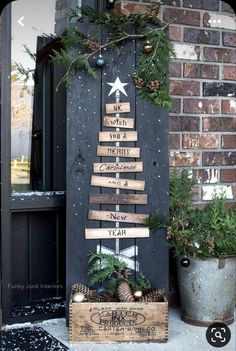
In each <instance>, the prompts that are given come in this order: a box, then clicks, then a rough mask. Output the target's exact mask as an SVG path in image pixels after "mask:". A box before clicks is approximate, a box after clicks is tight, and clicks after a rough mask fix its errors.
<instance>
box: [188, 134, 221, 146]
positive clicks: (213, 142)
mask: <svg viewBox="0 0 236 351" xmlns="http://www.w3.org/2000/svg"><path fill="white" fill-rule="evenodd" d="M182 145H183V148H185V149H215V148H217V147H218V137H217V136H216V135H214V134H203V135H200V134H184V135H183V141H182Z"/></svg>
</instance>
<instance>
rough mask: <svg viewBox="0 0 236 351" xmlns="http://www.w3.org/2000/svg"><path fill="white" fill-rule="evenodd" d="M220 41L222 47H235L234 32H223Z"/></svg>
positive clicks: (235, 34)
mask: <svg viewBox="0 0 236 351" xmlns="http://www.w3.org/2000/svg"><path fill="white" fill-rule="evenodd" d="M222 41H223V45H224V46H233V47H236V33H235V32H223V33H222Z"/></svg>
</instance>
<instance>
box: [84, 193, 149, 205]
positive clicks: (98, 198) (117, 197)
mask: <svg viewBox="0 0 236 351" xmlns="http://www.w3.org/2000/svg"><path fill="white" fill-rule="evenodd" d="M89 203H90V204H110V205H130V204H132V205H146V204H147V195H145V194H144V195H143V194H142V195H139V194H90V195H89Z"/></svg>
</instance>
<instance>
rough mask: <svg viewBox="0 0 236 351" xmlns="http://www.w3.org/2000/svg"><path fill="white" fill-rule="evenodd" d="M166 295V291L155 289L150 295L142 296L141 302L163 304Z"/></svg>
mask: <svg viewBox="0 0 236 351" xmlns="http://www.w3.org/2000/svg"><path fill="white" fill-rule="evenodd" d="M164 295H165V289H153V290H152V291H151V292H149V293H148V294H146V295H144V296H142V297H141V298H140V299H139V301H140V302H161V301H163V297H164Z"/></svg>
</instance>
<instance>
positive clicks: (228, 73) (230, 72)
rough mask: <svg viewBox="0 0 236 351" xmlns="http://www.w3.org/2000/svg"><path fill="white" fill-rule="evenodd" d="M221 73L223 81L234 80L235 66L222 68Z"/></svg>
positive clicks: (235, 75)
mask: <svg viewBox="0 0 236 351" xmlns="http://www.w3.org/2000/svg"><path fill="white" fill-rule="evenodd" d="M222 73H223V79H227V80H236V67H235V66H224V67H223V72H222Z"/></svg>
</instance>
